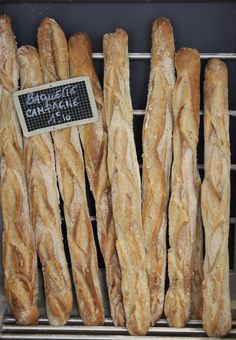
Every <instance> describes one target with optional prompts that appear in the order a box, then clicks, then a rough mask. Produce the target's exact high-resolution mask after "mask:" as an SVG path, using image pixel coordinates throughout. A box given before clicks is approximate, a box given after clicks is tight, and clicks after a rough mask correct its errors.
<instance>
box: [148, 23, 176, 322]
mask: <svg viewBox="0 0 236 340" xmlns="http://www.w3.org/2000/svg"><path fill="white" fill-rule="evenodd" d="M174 53H175V47H174V37H173V30H172V27H171V24H170V22H169V21H168V20H167V19H165V18H159V19H157V20H155V21H154V23H153V26H152V54H151V72H150V79H149V91H148V99H147V107H146V112H145V118H144V122H143V140H142V141H143V171H142V173H143V180H142V189H143V206H142V217H143V229H144V234H145V248H146V254H147V271H148V283H149V290H150V298H151V314H152V324H153V325H154V324H155V323H156V321H157V320H158V319H159V318H160V317H161V315H162V313H163V306H164V294H165V273H166V224H167V203H168V200H169V179H170V168H171V162H172V129H173V112H172V91H173V88H174V84H175V66H174Z"/></svg>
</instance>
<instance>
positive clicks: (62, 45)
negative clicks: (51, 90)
mask: <svg viewBox="0 0 236 340" xmlns="http://www.w3.org/2000/svg"><path fill="white" fill-rule="evenodd" d="M37 39H38V50H39V55H40V62H41V66H42V72H43V77H44V82H46V83H49V82H53V81H57V80H62V79H67V78H68V77H69V64H68V48H67V41H66V37H65V35H64V32H63V31H62V29H61V27H60V26H59V25H58V23H57V22H56V21H55V20H54V19H52V18H44V19H43V20H42V21H41V23H40V25H39V28H38V34H37Z"/></svg>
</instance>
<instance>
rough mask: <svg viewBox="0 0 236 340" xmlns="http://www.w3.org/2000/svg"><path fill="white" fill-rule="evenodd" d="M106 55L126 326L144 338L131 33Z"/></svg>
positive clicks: (112, 40)
mask: <svg viewBox="0 0 236 340" xmlns="http://www.w3.org/2000/svg"><path fill="white" fill-rule="evenodd" d="M103 51H104V109H105V115H106V123H107V126H108V173H109V179H110V183H111V193H112V207H113V216H114V221H115V229H116V235H117V241H116V247H117V253H118V257H119V262H120V266H121V273H122V278H121V287H122V294H123V303H124V310H125V317H126V326H127V328H128V331H129V333H130V334H135V335H144V334H146V333H147V331H148V329H149V325H150V297H149V289H148V278H147V267H146V254H145V247H144V234H143V229H142V216H141V183H140V174H139V166H138V161H137V155H136V150H135V144H134V135H133V126H132V122H133V112H132V104H131V97H130V87H129V60H128V35H127V33H126V32H125V31H123V30H121V29H118V30H116V32H114V33H110V34H106V35H105V36H104V39H103Z"/></svg>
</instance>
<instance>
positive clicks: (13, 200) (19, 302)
mask: <svg viewBox="0 0 236 340" xmlns="http://www.w3.org/2000/svg"><path fill="white" fill-rule="evenodd" d="M17 88H18V64H17V58H16V42H15V37H14V34H13V32H12V27H11V20H10V18H9V17H7V16H0V155H1V168H0V178H1V192H0V193H1V198H0V202H1V207H2V217H3V224H4V231H3V239H2V242H3V244H2V245H3V269H4V289H5V295H6V298H7V301H8V303H9V305H10V307H11V309H12V313H13V315H14V317H15V319H16V322H17V323H18V324H21V325H34V324H37V322H38V318H39V311H38V306H37V300H38V272H37V254H36V247H35V239H34V234H33V228H32V223H31V221H30V215H29V205H28V204H29V203H28V194H27V188H26V181H25V169H24V160H23V146H22V136H21V131H20V127H19V123H18V119H17V115H16V112H15V107H14V104H13V100H12V94H13V92H14V91H16V90H17Z"/></svg>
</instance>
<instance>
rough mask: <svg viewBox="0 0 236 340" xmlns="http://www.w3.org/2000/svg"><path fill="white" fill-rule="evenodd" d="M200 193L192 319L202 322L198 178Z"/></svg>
mask: <svg viewBox="0 0 236 340" xmlns="http://www.w3.org/2000/svg"><path fill="white" fill-rule="evenodd" d="M196 188H197V192H198V200H199V203H198V217H197V227H196V234H195V240H194V244H193V281H192V310H191V318H193V319H197V320H201V319H202V309H203V296H202V281H203V227H202V214H201V179H200V177H199V178H198V179H197V178H196Z"/></svg>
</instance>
